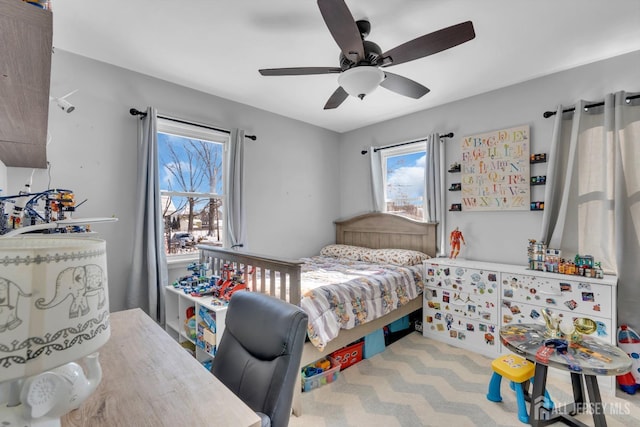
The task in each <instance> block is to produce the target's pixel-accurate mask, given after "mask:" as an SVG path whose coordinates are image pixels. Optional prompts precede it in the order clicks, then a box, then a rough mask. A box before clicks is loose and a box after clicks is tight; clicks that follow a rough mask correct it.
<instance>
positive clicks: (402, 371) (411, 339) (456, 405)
mask: <svg viewBox="0 0 640 427" xmlns="http://www.w3.org/2000/svg"><path fill="white" fill-rule="evenodd" d="M491 374H492V370H491V359H489V358H487V357H484V356H480V355H477V354H474V353H469V352H467V351H465V350H462V349H459V348H456V347H452V346H450V345H448V344H443V343H440V342H437V341H433V340H430V339H427V338H423V337H422V335H420V334H419V333H417V332H414V333H410V334H409V335H407V336H406V337H404V338H402V339H400V340H399V341H396V342H395V343H393V344H391V345H390V346H388V347H387V348H386V349H385V351H383V352H382V353H379V354H377V355H375V356H373V357H372V358H370V359H365V360H363V361H361V362H359V363H358V364H356V365H353V366H351V367H350V368H348V369H345V370H344V371H342V372H340V375H339V376H338V379H337V380H336V381H335V382H333V383H331V384H327V385H324V386H322V387H320V388H317V389H315V390H311V391H310V392H306V393H302V408H303V409H302V410H303V414H302V416H301V417H295V416H293V417H291V422H290V424H289V425H290V427H303V426H304V427H316V426H317V427H320V426H328V427H348V426H353V427H361V426H416V427H417V426H456V427H458V426H524V425H525V424H522V423H521V422H520V421H519V420H518V417H517V404H516V400H515V392H513V391H512V390H511V389H510V388H509V386H508V381H503V383H502V390H501V391H502V398H503V401H502V402H501V403H494V402H490V401H488V400H487V398H486V394H487V386H488V384H489V379H490V377H491ZM547 385H548V387H547V388H548V390H549V393H550V395H551V398H552V399H553V400H554V402H555V403H556V405H558V404H564V403H568V402H569V401H570V400H571V386H570V384H569V383H565V382H563V381H562V379H561V378H554V377H553V376H551V375H550V376H549V379H548V381H547ZM602 394H603V396H602V399H603V403H604V404H605V405H604V410H605V413H606V418H607V424H608V426H610V427H616V426H639V425H640V393H636V394H635V395H628V394H626V393H623V392H621V391H618V392H617V396H616V397H615V398H614V397H609V396H607V395H606V394H605V392H604V391H603V393H602ZM578 419H579V420H580V421H582V422H584V423H586V424H587V425H593V419H592V418H591V416H590V415H589V414H581V415H580V416H579V417H578ZM556 425H563V424H561V423H557V424H556Z"/></svg>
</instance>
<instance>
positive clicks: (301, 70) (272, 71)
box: [258, 67, 342, 76]
mask: <svg viewBox="0 0 640 427" xmlns="http://www.w3.org/2000/svg"><path fill="white" fill-rule="evenodd" d="M258 71H259V72H260V74H262V75H263V76H303V75H309V74H331V73H340V72H342V69H341V68H338V67H294V68H264V69H262V70H258Z"/></svg>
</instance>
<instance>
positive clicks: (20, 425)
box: [0, 405, 61, 427]
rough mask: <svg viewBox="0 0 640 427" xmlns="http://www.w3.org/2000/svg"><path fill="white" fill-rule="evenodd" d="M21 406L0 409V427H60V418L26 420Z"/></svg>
mask: <svg viewBox="0 0 640 427" xmlns="http://www.w3.org/2000/svg"><path fill="white" fill-rule="evenodd" d="M23 415H24V407H23V406H22V405H18V406H13V407H8V406H3V407H2V408H0V426H3V427H60V426H61V424H60V418H47V417H42V418H38V419H35V420H34V419H26V418H24V417H23Z"/></svg>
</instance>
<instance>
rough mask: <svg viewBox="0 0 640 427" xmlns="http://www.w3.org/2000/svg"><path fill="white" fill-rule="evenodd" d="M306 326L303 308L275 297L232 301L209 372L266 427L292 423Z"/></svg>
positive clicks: (240, 295) (247, 295)
mask: <svg viewBox="0 0 640 427" xmlns="http://www.w3.org/2000/svg"><path fill="white" fill-rule="evenodd" d="M307 322H308V316H307V314H306V313H305V312H304V311H302V309H301V308H300V307H297V306H295V305H292V304H289V303H287V302H284V301H281V300H279V299H276V298H274V297H270V296H267V295H264V294H260V293H257V292H244V291H240V292H236V293H234V294H233V296H232V297H231V301H230V302H229V308H228V310H227V317H226V322H225V331H224V335H223V336H222V339H221V340H220V344H219V346H218V350H217V353H216V357H215V358H214V360H213V365H212V367H211V372H212V373H213V374H214V375H215V376H216V377H218V379H220V381H222V382H223V383H224V384H225V385H226V386H227V387H228V388H229V389H230V390H231V391H233V392H234V393H235V394H236V395H237V396H238V397H239V398H240V399H242V400H243V401H244V402H245V403H246V404H247V405H248V406H249V407H250V408H251V409H253V410H254V411H255V412H256V413H257V414H258V415H259V416H260V418H261V419H262V427H267V426H272V427H284V426H287V425H288V424H289V418H290V416H291V406H292V401H293V392H294V387H301V385H300V383H299V381H300V359H301V357H302V348H303V346H304V341H305V334H306V331H307ZM214 398H215V396H214Z"/></svg>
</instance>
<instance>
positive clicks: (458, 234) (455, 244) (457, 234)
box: [449, 227, 467, 259]
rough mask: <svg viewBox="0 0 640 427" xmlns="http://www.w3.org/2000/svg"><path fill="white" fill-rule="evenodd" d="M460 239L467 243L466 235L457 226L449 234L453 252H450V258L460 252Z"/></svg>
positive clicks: (464, 243)
mask: <svg viewBox="0 0 640 427" xmlns="http://www.w3.org/2000/svg"><path fill="white" fill-rule="evenodd" d="M460 241H462V244H463V245H466V244H467V243H466V242H465V241H464V236H463V235H462V231H460V230H459V229H458V227H456V229H455V230H453V231H452V232H451V234H450V235H449V244H450V245H451V253H450V254H449V258H452V259H453V258H457V257H458V254H459V253H460Z"/></svg>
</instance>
